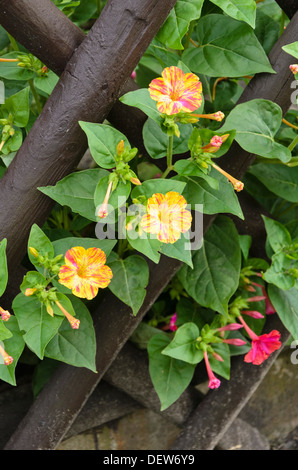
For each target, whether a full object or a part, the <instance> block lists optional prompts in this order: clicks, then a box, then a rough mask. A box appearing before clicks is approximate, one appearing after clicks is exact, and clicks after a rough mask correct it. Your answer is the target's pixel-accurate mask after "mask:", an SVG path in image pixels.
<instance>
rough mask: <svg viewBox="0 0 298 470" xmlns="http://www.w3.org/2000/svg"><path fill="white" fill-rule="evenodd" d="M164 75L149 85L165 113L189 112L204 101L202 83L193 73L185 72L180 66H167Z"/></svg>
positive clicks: (153, 96) (152, 96)
mask: <svg viewBox="0 0 298 470" xmlns="http://www.w3.org/2000/svg"><path fill="white" fill-rule="evenodd" d="M161 75H162V76H161V77H159V78H155V79H154V80H152V82H151V83H150V85H149V93H150V96H151V98H152V99H153V100H154V101H157V109H158V111H159V112H160V113H163V114H168V115H172V114H178V113H180V112H184V113H189V112H192V111H194V110H195V109H197V108H199V107H200V105H201V103H202V84H201V82H200V80H199V77H197V76H196V75H195V74H193V73H183V72H182V70H181V69H179V68H178V67H175V66H172V67H167V68H165V69H164V70H163V71H162V74H161Z"/></svg>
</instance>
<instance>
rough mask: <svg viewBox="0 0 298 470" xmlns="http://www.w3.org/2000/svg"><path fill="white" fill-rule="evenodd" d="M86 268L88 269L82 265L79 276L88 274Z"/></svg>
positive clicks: (78, 272)
mask: <svg viewBox="0 0 298 470" xmlns="http://www.w3.org/2000/svg"><path fill="white" fill-rule="evenodd" d="M86 269H87V266H81V267H80V268H79V269H78V271H77V274H78V276H79V277H83V278H85V277H86V274H87V273H86Z"/></svg>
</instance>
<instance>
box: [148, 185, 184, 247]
mask: <svg viewBox="0 0 298 470" xmlns="http://www.w3.org/2000/svg"><path fill="white" fill-rule="evenodd" d="M186 205H187V202H186V200H185V199H184V197H183V196H181V194H179V193H177V192H174V191H170V192H168V193H167V194H166V195H164V194H160V193H156V194H153V196H152V197H150V198H149V199H148V201H147V214H145V215H144V216H143V217H142V219H141V227H142V229H143V230H144V231H145V232H148V233H152V234H155V235H157V238H158V239H159V240H160V241H161V242H163V243H175V242H176V241H177V240H178V239H179V238H180V234H181V233H185V232H187V230H189V229H190V226H191V220H192V216H191V213H190V211H188V210H186V209H185V207H186Z"/></svg>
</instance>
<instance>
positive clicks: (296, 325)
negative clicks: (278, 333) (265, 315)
mask: <svg viewBox="0 0 298 470" xmlns="http://www.w3.org/2000/svg"><path fill="white" fill-rule="evenodd" d="M268 295H269V299H270V301H271V302H272V305H273V307H274V308H275V309H276V312H277V314H278V316H279V318H280V320H281V322H282V323H283V324H284V326H285V327H286V328H287V330H288V331H289V332H290V333H291V335H292V336H293V337H294V339H298V290H297V289H290V290H286V291H285V290H282V289H279V288H278V287H276V286H274V285H272V284H270V285H269V286H268Z"/></svg>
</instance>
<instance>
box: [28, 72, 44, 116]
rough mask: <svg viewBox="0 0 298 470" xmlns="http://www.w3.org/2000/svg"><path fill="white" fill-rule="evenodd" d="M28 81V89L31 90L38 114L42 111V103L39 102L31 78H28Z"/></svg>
mask: <svg viewBox="0 0 298 470" xmlns="http://www.w3.org/2000/svg"><path fill="white" fill-rule="evenodd" d="M28 83H29V86H30V90H31V91H32V94H33V96H34V100H35V103H36V106H37V111H38V113H39V114H40V113H41V111H42V105H41V102H40V99H39V96H38V93H37V91H36V88H35V86H34V82H33V80H32V78H31V79H30V80H28Z"/></svg>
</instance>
